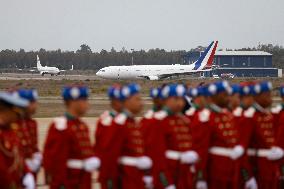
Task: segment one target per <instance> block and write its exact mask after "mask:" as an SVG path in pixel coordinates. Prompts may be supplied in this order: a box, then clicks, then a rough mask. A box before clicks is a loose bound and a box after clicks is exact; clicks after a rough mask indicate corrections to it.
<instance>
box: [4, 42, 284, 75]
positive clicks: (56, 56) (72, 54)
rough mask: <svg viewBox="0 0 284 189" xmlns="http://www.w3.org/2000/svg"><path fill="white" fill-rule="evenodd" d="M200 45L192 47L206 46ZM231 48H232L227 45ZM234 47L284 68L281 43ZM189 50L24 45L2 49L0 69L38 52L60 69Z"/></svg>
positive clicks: (170, 57)
mask: <svg viewBox="0 0 284 189" xmlns="http://www.w3.org/2000/svg"><path fill="white" fill-rule="evenodd" d="M203 49H205V47H202V46H198V47H197V48H195V49H191V50H190V51H196V50H203ZM226 50H231V49H226ZM234 50H249V51H252V50H261V51H266V52H269V53H271V54H273V66H274V67H278V68H282V69H284V48H283V47H282V46H279V45H272V44H268V45H266V44H263V45H259V46H257V47H253V48H242V49H234ZM190 51H184V50H180V51H166V50H164V49H159V48H156V49H150V50H148V51H145V50H139V51H127V50H126V49H125V48H122V49H121V50H119V51H117V50H115V49H114V48H112V49H111V50H109V51H107V50H104V49H102V50H101V51H100V52H92V50H91V48H90V47H89V46H88V45H86V44H83V45H81V46H80V48H79V49H78V50H77V51H62V50H61V49H58V50H52V51H47V50H45V49H40V50H39V51H29V52H26V51H25V50H24V49H20V50H19V51H15V50H9V49H6V50H2V51H1V52H0V69H20V70H22V69H30V68H32V67H36V55H39V57H40V60H41V64H42V65H43V66H45V65H48V66H56V67H58V68H60V69H70V68H71V65H74V69H76V70H98V69H100V68H102V67H105V66H111V65H120V66H121V65H131V64H132V57H133V59H134V60H133V62H134V64H135V65H141V64H156V65H159V64H169V65H170V64H184V63H185V62H184V60H183V57H184V55H186V54H187V53H190Z"/></svg>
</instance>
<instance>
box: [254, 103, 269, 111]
mask: <svg viewBox="0 0 284 189" xmlns="http://www.w3.org/2000/svg"><path fill="white" fill-rule="evenodd" d="M253 107H254V108H255V109H256V111H258V112H262V113H269V110H267V109H265V108H263V107H262V106H261V105H259V104H258V103H254V104H253Z"/></svg>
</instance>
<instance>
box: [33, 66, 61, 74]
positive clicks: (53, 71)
mask: <svg viewBox="0 0 284 189" xmlns="http://www.w3.org/2000/svg"><path fill="white" fill-rule="evenodd" d="M37 69H38V71H39V72H40V73H41V74H56V75H58V74H60V70H59V69H58V68H56V67H48V66H44V67H39V68H37Z"/></svg>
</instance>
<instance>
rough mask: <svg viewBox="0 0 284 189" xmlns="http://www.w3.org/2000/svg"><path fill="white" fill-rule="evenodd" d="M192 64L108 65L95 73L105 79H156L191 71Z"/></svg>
mask: <svg viewBox="0 0 284 189" xmlns="http://www.w3.org/2000/svg"><path fill="white" fill-rule="evenodd" d="M193 68H194V65H180V64H174V65H133V66H109V67H105V68H102V69H100V70H99V71H98V72H97V74H96V75H98V76H99V77H102V78H106V79H150V80H158V79H160V78H159V77H158V76H159V75H168V74H171V73H178V74H179V73H187V72H192V70H193Z"/></svg>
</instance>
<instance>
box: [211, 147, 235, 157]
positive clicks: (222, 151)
mask: <svg viewBox="0 0 284 189" xmlns="http://www.w3.org/2000/svg"><path fill="white" fill-rule="evenodd" d="M232 151H233V149H232V148H225V147H217V146H214V147H211V148H210V149H209V153H210V154H213V155H218V156H225V157H231V154H232Z"/></svg>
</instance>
